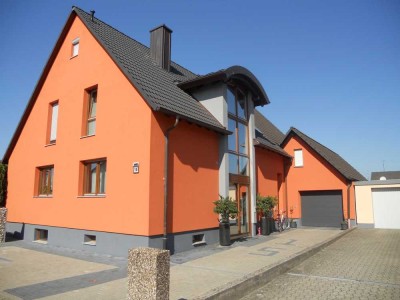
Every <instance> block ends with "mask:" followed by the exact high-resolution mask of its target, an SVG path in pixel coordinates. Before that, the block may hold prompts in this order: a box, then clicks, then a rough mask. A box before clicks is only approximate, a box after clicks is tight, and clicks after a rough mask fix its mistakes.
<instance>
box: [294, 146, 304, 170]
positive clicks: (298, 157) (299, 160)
mask: <svg viewBox="0 0 400 300" xmlns="http://www.w3.org/2000/svg"><path fill="white" fill-rule="evenodd" d="M294 166H295V167H302V166H303V150H302V149H297V150H294Z"/></svg>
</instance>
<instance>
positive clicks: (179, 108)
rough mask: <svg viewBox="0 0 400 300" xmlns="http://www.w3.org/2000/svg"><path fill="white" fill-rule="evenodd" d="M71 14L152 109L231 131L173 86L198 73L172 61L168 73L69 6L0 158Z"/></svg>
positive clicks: (144, 51)
mask: <svg viewBox="0 0 400 300" xmlns="http://www.w3.org/2000/svg"><path fill="white" fill-rule="evenodd" d="M75 17H79V19H80V20H81V21H82V22H83V23H84V24H85V25H86V27H87V28H88V30H89V31H90V32H91V33H92V35H93V36H94V38H95V39H96V40H97V41H98V43H99V44H100V45H101V46H102V47H103V49H104V50H105V51H106V52H107V53H108V54H109V55H110V57H111V58H112V59H113V61H114V62H115V64H116V65H117V66H118V67H119V68H120V70H121V71H122V73H123V74H124V75H125V76H126V77H127V79H128V80H129V81H130V82H131V83H132V85H134V86H135V88H136V89H137V90H138V91H139V93H140V94H141V96H142V97H143V98H144V100H145V101H146V102H147V103H148V104H149V106H150V107H151V108H152V109H153V110H155V111H160V112H163V113H166V114H170V115H174V116H179V117H180V118H181V119H184V120H187V121H189V122H192V123H195V124H198V125H200V126H202V127H205V128H208V129H211V130H214V131H216V132H219V133H222V134H230V133H231V132H230V131H228V130H227V129H226V128H225V127H224V126H222V124H221V123H220V122H219V121H218V120H217V119H216V118H215V117H214V116H213V115H212V114H211V113H210V112H209V111H208V110H207V109H206V108H205V107H204V106H203V105H202V104H201V103H200V102H198V101H197V100H195V99H194V98H193V97H191V96H190V95H189V94H187V93H186V92H185V91H183V90H182V89H180V88H179V87H178V86H177V83H179V82H182V81H187V80H190V79H193V78H196V77H198V75H196V74H194V73H192V72H190V71H189V70H187V69H185V68H183V67H181V66H180V65H178V64H176V63H174V62H171V70H170V72H168V71H166V70H164V69H162V68H161V67H159V66H158V65H156V63H155V62H154V61H153V60H152V59H151V57H150V49H149V48H148V47H146V46H144V45H143V44H141V43H139V42H137V41H135V40H133V39H132V38H130V37H128V36H126V35H125V34H123V33H121V32H119V31H118V30H116V29H114V28H113V27H111V26H109V25H107V24H106V23H104V22H102V21H101V20H99V19H97V18H94V19H93V21H92V20H91V15H90V14H88V13H86V12H84V11H83V10H81V9H80V8H78V7H73V8H72V12H71V14H70V15H69V17H68V19H67V21H66V23H65V25H64V27H63V30H62V31H61V34H60V36H59V37H58V40H57V42H56V44H55V46H54V48H53V51H52V52H51V54H50V57H49V59H48V60H47V63H46V65H45V67H44V69H43V71H42V74H41V75H40V77H39V80H38V83H37V84H36V87H35V89H34V91H33V93H32V96H31V98H30V100H29V102H28V104H27V106H26V108H25V111H24V113H23V115H22V118H21V121H20V122H19V124H18V126H17V129H16V130H15V133H14V135H13V137H12V139H11V142H10V144H9V146H8V148H7V150H6V152H5V154H4V158H3V161H4V162H5V163H7V162H8V159H9V157H10V155H11V152H12V151H13V149H14V147H15V145H16V143H17V141H18V138H19V135H20V134H21V132H22V129H23V128H24V126H25V123H26V121H27V119H28V117H29V114H30V112H31V110H32V108H33V106H34V104H35V101H36V98H37V96H38V95H39V92H40V90H41V88H42V86H43V84H44V82H45V80H46V77H47V74H48V72H49V70H50V68H51V66H52V64H53V62H54V60H55V59H56V56H57V54H58V51H59V49H60V47H61V45H62V43H63V41H64V39H65V37H66V35H67V33H68V30H69V28H70V27H71V25H72V23H73V21H74V19H75Z"/></svg>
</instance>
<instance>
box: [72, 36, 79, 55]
mask: <svg viewBox="0 0 400 300" xmlns="http://www.w3.org/2000/svg"><path fill="white" fill-rule="evenodd" d="M78 54H79V38H76V39H74V40H73V41H72V57H75V56H77V55H78Z"/></svg>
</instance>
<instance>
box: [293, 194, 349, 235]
mask: <svg viewBox="0 0 400 300" xmlns="http://www.w3.org/2000/svg"><path fill="white" fill-rule="evenodd" d="M300 195H301V223H302V225H303V226H317V227H340V223H341V222H342V220H343V209H342V191H311V192H301V193H300Z"/></svg>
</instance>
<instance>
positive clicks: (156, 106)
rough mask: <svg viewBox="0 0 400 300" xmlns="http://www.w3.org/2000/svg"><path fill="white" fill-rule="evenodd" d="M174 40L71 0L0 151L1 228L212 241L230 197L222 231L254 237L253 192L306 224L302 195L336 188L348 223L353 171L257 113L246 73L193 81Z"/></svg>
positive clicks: (74, 240)
mask: <svg viewBox="0 0 400 300" xmlns="http://www.w3.org/2000/svg"><path fill="white" fill-rule="evenodd" d="M171 36H172V31H171V30H170V29H169V28H168V27H166V26H165V25H162V26H159V27H157V28H155V29H153V30H151V31H150V47H146V46H144V45H143V44H141V43H139V42H137V41H135V40H134V39H131V38H130V37H128V36H126V35H124V34H123V33H121V32H119V31H118V30H116V29H114V28H113V27H111V26H109V25H107V24H106V23H104V22H102V21H101V20H100V19H98V18H97V17H96V16H94V12H92V13H91V14H88V13H86V12H84V11H82V10H81V9H79V8H77V7H73V9H72V12H71V14H70V16H69V18H68V20H67V22H66V25H65V26H64V28H63V30H62V32H61V34H60V36H59V38H58V40H57V42H56V45H55V47H54V49H53V51H52V53H51V56H50V58H49V60H48V62H47V64H46V66H45V67H44V70H43V72H42V74H41V76H40V79H39V81H38V84H37V86H36V87H35V90H34V91H33V94H32V97H31V99H30V100H29V102H28V105H27V107H26V110H25V112H24V114H23V116H22V118H21V121H20V123H19V125H18V127H17V129H16V132H15V134H14V136H13V138H12V140H11V142H10V145H9V147H8V149H7V151H6V153H5V156H4V159H3V162H4V163H7V164H8V195H7V201H6V206H7V208H8V223H7V232H8V234H13V235H14V236H16V237H19V238H23V239H25V240H27V241H35V242H39V243H45V244H51V245H57V246H62V247H68V248H76V249H83V250H87V251H92V252H100V253H110V254H114V255H123V256H126V255H127V251H128V249H129V248H132V247H138V246H142V247H143V246H144V247H146V246H149V247H158V248H164V249H169V250H171V251H172V252H179V251H184V250H188V249H191V248H193V247H196V246H198V245H201V244H206V243H216V242H218V216H217V215H215V214H214V213H213V207H214V205H213V201H215V200H217V199H218V197H219V195H222V196H230V197H231V198H232V199H233V200H236V202H237V206H238V210H239V214H238V217H237V219H236V220H232V221H231V234H232V235H233V236H238V237H241V236H254V235H256V234H257V230H256V226H257V213H256V207H255V203H256V201H255V199H256V195H257V193H260V194H263V195H274V196H276V197H277V198H278V199H279V203H278V206H277V210H278V211H287V210H288V208H289V207H293V208H294V209H295V210H294V215H293V217H295V218H297V219H298V220H299V221H300V220H301V221H302V222H303V225H310V223H307V222H309V219H307V218H306V216H307V213H309V212H310V211H309V207H310V205H308V206H307V207H303V204H304V203H305V202H307V201H308V202H307V203H314V204H313V205H314V206H315V207H320V206H321V205H320V203H319V202H321V201H320V200H318V201H319V202H318V201H317V202H315V201H314V202H312V201H311V200H307V199H306V198H304V197H306V196H308V195H309V194H310V193H311V194H312V193H316V192H317V193H319V196H321V193H322V192H324V193H325V192H326V191H329V192H330V191H334V192H335V193H336V194H339V193H341V197H342V198H341V201H342V206H341V209H342V213H340V218H341V219H342V218H343V217H345V218H347V217H349V216H347V214H346V213H347V211H348V210H346V208H347V207H348V204H347V203H350V213H351V215H350V218H352V219H354V197H353V196H352V195H353V194H352V193H353V190H352V186H351V183H352V181H354V180H357V179H358V178H360V176H361V175H360V174H358V172H357V171H355V170H354V169H353V171H352V172H353V173H354V174H355V175H354V176H350V175H349V174H350V173H347V171H344V170H342V169H341V168H339V167H338V165H337V162H339V159H331V157H330V156H329V155H331V154H332V153H333V152H331V151H330V150H329V149H327V148H324V147H323V146H322V145H321V147H323V148H318V147H316V145H315V143H316V142H315V141H313V140H311V139H310V138H308V137H306V136H305V135H304V134H301V133H300V132H299V131H297V130H295V129H292V130H291V131H290V132H289V133H288V135H286V137H285V135H284V134H283V133H282V132H281V131H280V130H279V129H278V128H276V127H275V126H274V125H273V124H272V123H271V122H269V121H268V120H267V119H266V118H265V117H264V116H263V115H262V114H261V113H259V112H258V111H257V110H256V107H257V106H263V105H266V104H268V103H269V99H268V96H267V94H266V92H265V91H264V88H263V87H262V85H261V84H260V82H259V81H258V80H257V78H256V77H255V76H254V75H253V74H252V73H251V72H250V71H249V70H247V69H246V68H243V67H240V66H232V67H229V68H227V69H224V70H219V71H216V72H212V73H209V74H206V75H202V76H200V75H197V74H194V73H193V72H191V71H189V70H187V69H185V68H184V67H182V66H180V65H178V64H176V63H175V62H173V61H171ZM310 140H311V141H313V142H310ZM318 145H319V144H318ZM299 149H301V150H302V151H303V152H302V153H303V166H301V167H300V166H298V165H296V164H297V161H298V157H299V156H298V152H296V151H298V150H299ZM320 149H325V150H324V151H320ZM328 150H329V151H328ZM326 155H328V156H326ZM292 156H294V161H293V157H292ZM293 164H295V165H293ZM346 164H347V163H346ZM356 173H357V174H356ZM361 177H362V176H361ZM349 186H350V188H351V190H350V188H349ZM348 193H350V196H349V197H350V202H347V199H348V198H347V195H348ZM352 197H353V198H352ZM310 201H311V202H310ZM335 203H336V202H335ZM323 209H327V208H326V207H323ZM311 212H312V213H313V214H315V210H314V211H313V210H311ZM343 214H344V215H343ZM317 215H318V216H319V215H321V216H324V218H325V215H324V214H323V213H322V214H321V213H320V211H317ZM314 225H318V224H314ZM319 225H321V224H319ZM324 225H330V224H324ZM333 225H334V226H336V225H337V224H336V223H335V224H333Z"/></svg>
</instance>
